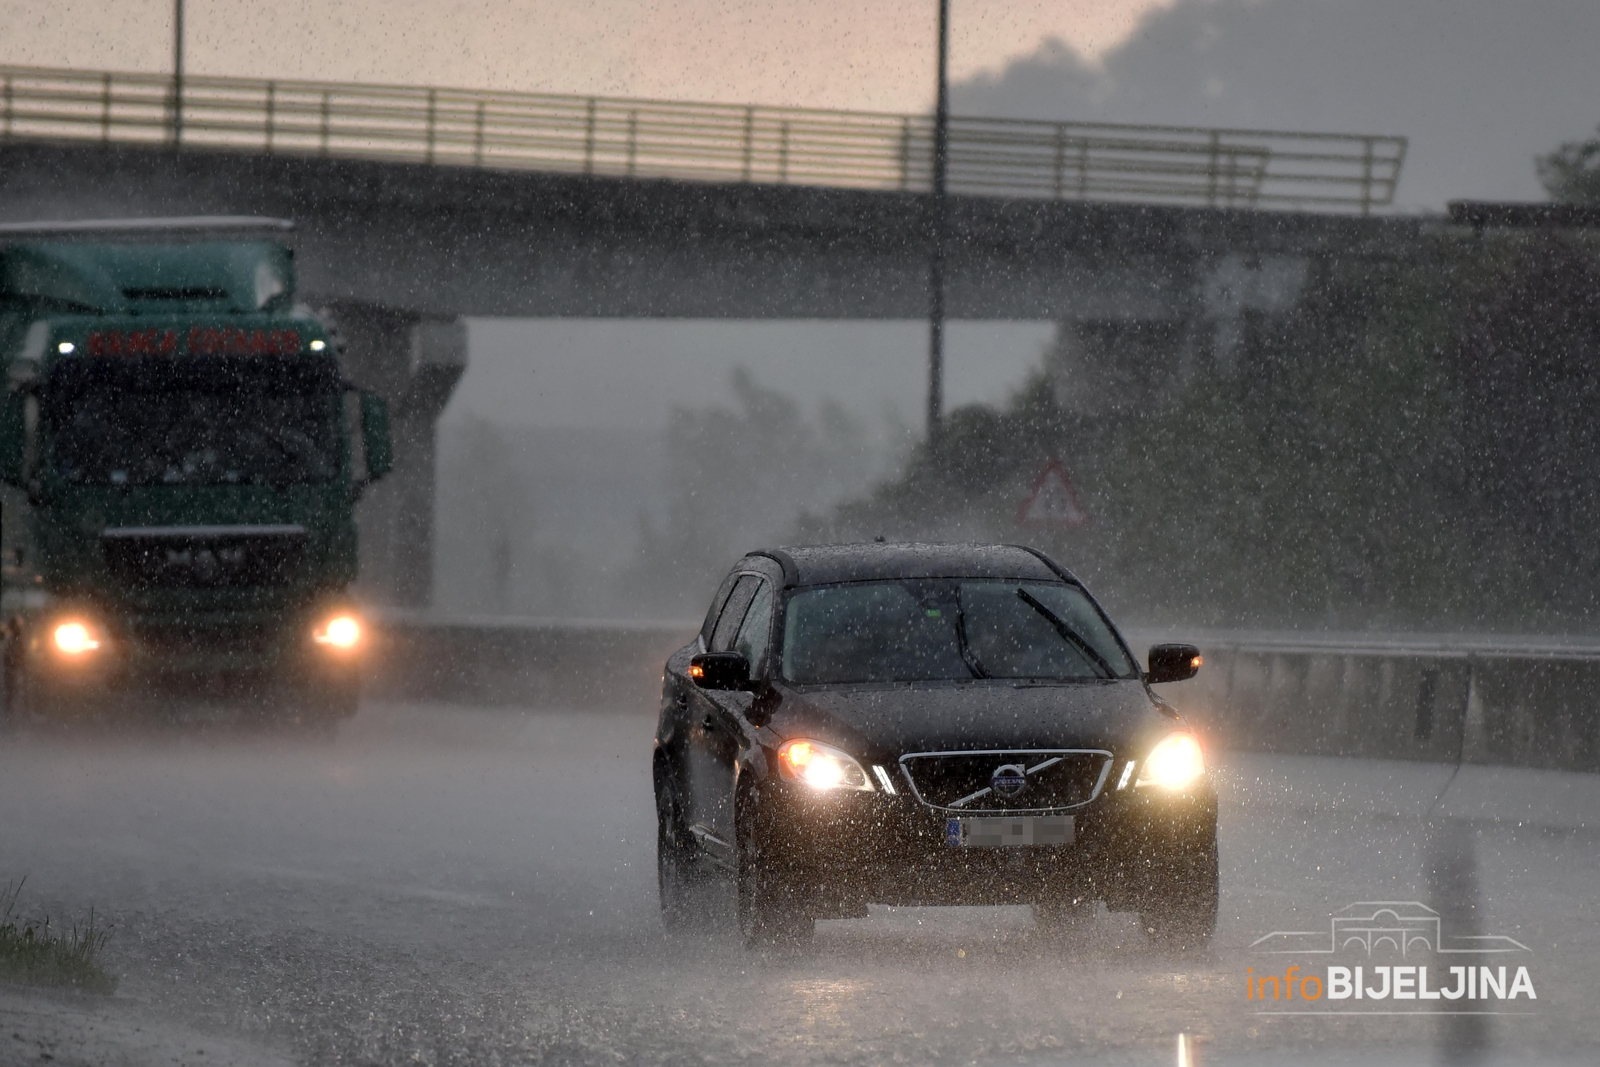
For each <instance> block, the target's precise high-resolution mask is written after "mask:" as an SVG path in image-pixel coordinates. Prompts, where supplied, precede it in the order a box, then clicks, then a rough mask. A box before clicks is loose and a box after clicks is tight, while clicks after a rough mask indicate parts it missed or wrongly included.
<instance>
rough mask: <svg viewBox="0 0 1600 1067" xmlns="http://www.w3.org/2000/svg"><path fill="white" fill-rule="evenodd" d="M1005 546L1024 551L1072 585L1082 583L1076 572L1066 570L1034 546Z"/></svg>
mask: <svg viewBox="0 0 1600 1067" xmlns="http://www.w3.org/2000/svg"><path fill="white" fill-rule="evenodd" d="M1005 547H1006V548H1016V549H1020V550H1021V551H1023V552H1026V553H1027V554H1028V555H1030V556H1032V557H1034V558H1035V559H1037V560H1038V561H1039V562H1040V563H1043V564H1044V565H1045V566H1046V567H1049V568H1050V569H1051V570H1052V571H1055V573H1056V575H1057V576H1058V577H1059V578H1060V579H1061V580H1062V581H1064V582H1071V583H1072V584H1073V585H1082V584H1083V582H1082V581H1081V580H1079V578H1078V576H1077V575H1076V574H1073V573H1072V572H1071V571H1069V570H1067V568H1065V567H1063V566H1062V565H1061V564H1059V563H1057V562H1056V561H1055V560H1053V559H1051V558H1050V557H1049V556H1047V555H1045V554H1044V553H1043V552H1041V551H1039V550H1038V549H1037V548H1034V547H1033V546H1032V545H1011V544H1008V545H1006V546H1005Z"/></svg>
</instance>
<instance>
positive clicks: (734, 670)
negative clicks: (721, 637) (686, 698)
mask: <svg viewBox="0 0 1600 1067" xmlns="http://www.w3.org/2000/svg"><path fill="white" fill-rule="evenodd" d="M689 677H690V678H692V679H694V684H695V685H698V686H699V687H700V688H701V689H717V690H730V689H731V690H739V689H747V688H749V686H750V661H749V660H747V659H745V658H744V655H743V654H742V653H739V652H702V653H701V654H700V655H698V656H695V657H694V658H693V659H691V660H689Z"/></svg>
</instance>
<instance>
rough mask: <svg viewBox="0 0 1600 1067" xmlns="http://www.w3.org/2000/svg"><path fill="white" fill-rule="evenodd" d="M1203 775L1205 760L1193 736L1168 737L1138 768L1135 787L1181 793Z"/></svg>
mask: <svg viewBox="0 0 1600 1067" xmlns="http://www.w3.org/2000/svg"><path fill="white" fill-rule="evenodd" d="M1205 773H1206V761H1205V757H1204V756H1203V755H1202V754H1201V752H1200V742H1199V741H1198V740H1196V739H1195V736H1194V735H1193V734H1168V735H1167V736H1166V737H1163V738H1162V739H1161V740H1160V742H1158V743H1157V744H1156V747H1155V748H1152V749H1151V750H1150V754H1149V755H1148V756H1146V757H1145V758H1144V762H1143V763H1141V764H1140V765H1139V780H1138V781H1137V782H1135V783H1134V785H1135V786H1147V785H1158V786H1161V787H1162V788H1164V789H1182V788H1183V787H1184V786H1186V785H1188V784H1189V783H1191V782H1193V781H1194V780H1195V779H1196V778H1199V777H1200V776H1201V775H1203V774H1205Z"/></svg>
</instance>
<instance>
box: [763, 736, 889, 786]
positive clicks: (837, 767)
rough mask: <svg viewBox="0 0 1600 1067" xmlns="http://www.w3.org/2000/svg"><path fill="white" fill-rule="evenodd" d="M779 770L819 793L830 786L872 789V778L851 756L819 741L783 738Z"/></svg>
mask: <svg viewBox="0 0 1600 1067" xmlns="http://www.w3.org/2000/svg"><path fill="white" fill-rule="evenodd" d="M778 773H780V774H782V775H783V776H784V777H785V778H788V779H791V780H793V781H797V782H804V783H805V784H806V785H808V786H810V787H811V788H812V789H815V790H817V791H818V792H826V791H828V790H831V789H854V790H856V791H857V792H860V793H871V792H873V788H872V781H871V780H870V779H869V778H868V777H867V772H866V771H864V770H862V769H861V764H859V763H857V762H856V761H855V758H854V757H852V756H850V755H848V754H847V753H844V752H840V751H839V750H838V749H836V748H834V747H833V746H832V745H824V744H823V743H822V742H821V741H808V740H806V739H805V738H798V737H797V738H795V739H794V740H792V741H785V742H784V743H783V744H782V745H781V746H779V748H778Z"/></svg>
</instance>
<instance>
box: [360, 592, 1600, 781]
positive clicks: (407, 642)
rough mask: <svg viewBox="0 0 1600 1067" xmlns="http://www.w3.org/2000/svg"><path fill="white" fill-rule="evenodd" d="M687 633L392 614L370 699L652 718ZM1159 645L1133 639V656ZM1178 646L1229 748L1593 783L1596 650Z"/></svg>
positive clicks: (1172, 695)
mask: <svg viewBox="0 0 1600 1067" xmlns="http://www.w3.org/2000/svg"><path fill="white" fill-rule="evenodd" d="M697 626H698V623H697V622H695V621H681V620H680V621H667V622H617V621H610V620H550V619H507V618H441V617H438V616H433V615H426V614H395V615H390V616H388V617H386V618H385V619H384V621H383V625H382V627H381V634H380V640H379V642H378V648H377V649H376V650H375V651H376V654H375V656H374V658H373V665H372V671H371V675H370V677H369V679H368V691H369V692H370V693H372V694H373V695H376V696H381V697H386V698H390V699H414V700H432V701H445V702H459V703H468V704H479V705H483V704H489V705H495V704H518V705H524V706H539V705H560V706H564V707H593V708H600V707H605V708H613V709H616V710H620V711H633V712H638V713H641V714H650V713H653V712H654V710H655V708H656V703H657V700H658V694H659V693H660V686H661V669H662V666H663V664H664V663H665V662H666V659H667V657H668V656H669V655H671V654H672V652H673V651H674V650H676V649H678V648H680V647H682V646H683V645H684V644H686V643H688V641H690V640H691V639H692V638H693V636H694V632H695V630H696V628H697ZM1172 636H1173V637H1176V636H1179V635H1177V634H1175V635H1172ZM1163 639H1169V636H1168V635H1165V634H1158V633H1150V632H1143V631H1134V632H1132V633H1130V634H1129V640H1130V642H1131V643H1132V644H1133V645H1134V648H1135V650H1136V651H1137V652H1139V653H1140V654H1141V655H1142V654H1143V652H1144V650H1145V649H1146V648H1147V647H1148V646H1149V645H1150V644H1154V643H1156V642H1157V641H1159V640H1163ZM1185 639H1187V640H1191V641H1194V643H1196V644H1198V645H1199V646H1200V648H1201V651H1202V652H1203V653H1204V654H1205V656H1206V665H1205V667H1204V668H1203V669H1202V670H1201V673H1200V677H1199V678H1197V679H1196V680H1194V681H1192V682H1180V683H1176V684H1173V685H1167V686H1163V687H1161V688H1162V690H1163V696H1165V697H1166V699H1168V700H1170V701H1171V702H1172V703H1173V704H1174V705H1175V706H1177V707H1178V709H1179V710H1180V711H1182V712H1183V713H1184V714H1185V715H1186V716H1188V717H1190V718H1191V719H1192V720H1193V721H1194V722H1196V723H1197V724H1198V725H1199V726H1200V727H1201V728H1202V729H1203V730H1204V731H1206V733H1207V734H1209V735H1210V736H1211V738H1212V740H1213V743H1215V744H1219V745H1222V746H1224V747H1227V748H1230V749H1238V750H1246V751H1258V752H1276V753H1285V754H1296V755H1307V756H1372V757H1378V758H1385V759H1411V760H1425V761H1431V762H1439V763H1455V762H1456V761H1457V760H1458V759H1460V760H1462V761H1464V762H1467V763H1478V764H1500V765H1506V766H1518V767H1539V768H1548V769H1557V770H1571V771H1591V772H1593V771H1600V641H1596V640H1575V639H1570V638H1555V637H1502V636H1494V635H1441V636H1428V635H1415V634H1355V633H1352V634H1334V633H1326V634H1316V635H1309V634H1282V633H1243V632H1237V631H1229V632H1213V633H1194V632H1190V633H1189V634H1187V635H1186V637H1185Z"/></svg>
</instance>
